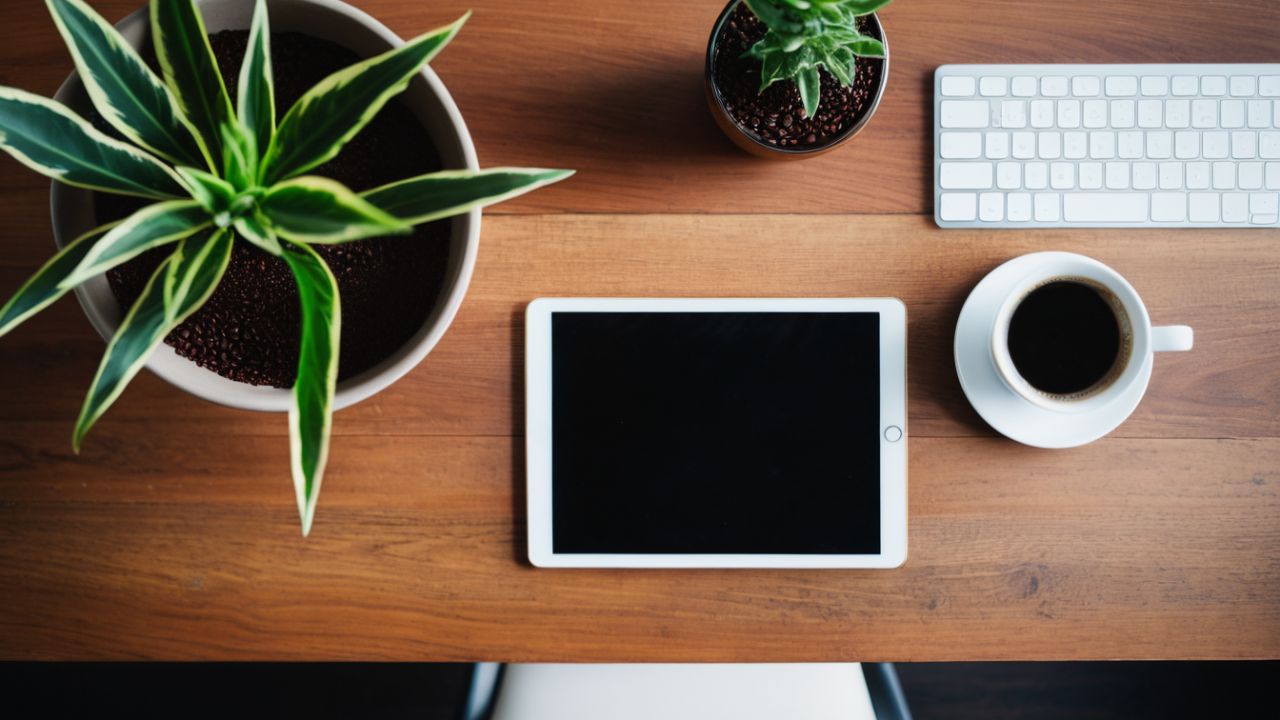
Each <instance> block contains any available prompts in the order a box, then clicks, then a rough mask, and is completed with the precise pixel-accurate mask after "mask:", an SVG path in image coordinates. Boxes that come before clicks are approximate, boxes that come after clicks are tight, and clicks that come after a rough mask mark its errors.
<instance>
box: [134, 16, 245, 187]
mask: <svg viewBox="0 0 1280 720" xmlns="http://www.w3.org/2000/svg"><path fill="white" fill-rule="evenodd" d="M151 41H152V43H153V44H154V45H155V48H156V57H157V58H158V59H159V60H160V70H161V72H162V74H163V75H164V81H165V84H166V85H168V86H169V90H170V91H171V92H172V93H173V96H174V98H175V99H176V100H177V101H178V106H179V107H181V108H182V110H183V112H185V113H186V115H187V117H188V118H189V119H190V120H191V123H192V125H194V126H195V128H196V130H197V131H198V132H199V134H200V136H201V137H202V138H203V140H204V144H205V146H206V147H208V148H209V152H210V154H211V155H212V156H213V158H214V159H216V158H218V157H220V156H221V154H222V151H223V150H222V127H223V126H224V125H227V124H229V123H231V122H232V120H233V119H234V118H235V113H234V112H232V110H231V99H230V98H229V97H228V96H227V86H226V84H225V83H224V82H223V81H222V73H221V72H220V71H219V70H218V63H217V61H216V60H215V59H214V57H213V48H212V47H210V46H209V34H208V32H207V31H206V30H205V28H204V20H202V19H201V17H200V12H199V11H198V10H197V9H196V4H195V0H151ZM215 167H216V165H211V169H213V168H215Z"/></svg>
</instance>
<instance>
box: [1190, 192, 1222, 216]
mask: <svg viewBox="0 0 1280 720" xmlns="http://www.w3.org/2000/svg"><path fill="white" fill-rule="evenodd" d="M1187 200H1188V202H1189V203H1190V208H1189V209H1188V211H1187V219H1188V220H1190V221H1191V222H1197V223H1211V222H1218V194H1217V193H1191V194H1190V195H1188V196H1187Z"/></svg>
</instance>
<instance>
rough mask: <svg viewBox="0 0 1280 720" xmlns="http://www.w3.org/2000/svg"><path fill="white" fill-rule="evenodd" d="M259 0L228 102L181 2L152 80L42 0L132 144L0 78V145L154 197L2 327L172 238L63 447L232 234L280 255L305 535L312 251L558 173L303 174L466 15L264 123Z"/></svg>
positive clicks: (319, 342)
mask: <svg viewBox="0 0 1280 720" xmlns="http://www.w3.org/2000/svg"><path fill="white" fill-rule="evenodd" d="M256 1H257V4H256V6H255V8H254V13H253V22H252V26H251V28H250V32H249V45H248V50H247V51H246V53H245V58H244V63H243V65H242V67H241V70H240V77H239V88H238V93H237V97H236V102H235V104H234V105H233V104H232V101H231V98H230V97H229V96H228V93H227V90H226V85H225V83H224V81H223V78H222V75H221V74H220V72H219V70H218V66H217V63H216V61H215V60H214V56H213V51H212V49H211V48H210V45H209V40H208V35H207V33H206V31H205V27H204V22H203V20H202V18H201V16H200V13H199V12H198V10H197V9H196V5H195V2H194V0H153V1H152V2H151V6H150V20H151V34H152V40H153V42H154V45H155V51H156V56H157V58H158V60H159V64H160V68H161V76H157V75H156V73H155V72H153V71H152V70H151V69H150V68H149V67H148V66H147V64H146V63H145V62H143V60H142V58H141V57H140V56H139V55H138V53H137V52H136V51H135V50H134V49H133V47H131V46H130V45H129V43H128V42H127V41H126V40H125V39H124V38H123V37H122V36H121V35H120V34H119V33H118V32H117V31H116V30H115V28H113V27H112V26H111V25H110V24H109V23H107V22H106V21H105V20H103V19H102V17H101V16H99V15H98V14H97V13H96V12H94V11H93V10H92V9H91V8H90V7H89V6H88V5H87V4H85V3H84V2H83V1H82V0H46V4H47V5H48V7H49V10H50V12H51V13H52V15H53V20H54V22H55V24H56V25H57V27H58V31H59V32H60V33H61V35H62V38H63V39H64V40H65V41H66V44H67V46H68V48H69V49H70V50H71V55H72V57H73V58H74V60H75V66H76V70H77V71H78V72H79V75H80V79H81V81H82V82H83V83H84V86H85V88H86V89H87V90H88V94H89V98H90V100H91V101H92V103H93V106H94V108H95V109H96V110H97V111H98V113H100V114H101V115H102V117H103V119H104V120H105V121H106V122H107V123H109V124H110V125H111V127H112V128H114V129H115V131H117V132H118V133H119V134H120V136H122V137H123V138H125V139H127V140H128V141H129V142H124V141H122V140H120V139H117V138H115V137H112V136H110V135H108V134H106V133H104V132H101V131H99V130H97V129H95V128H94V127H93V126H92V125H91V124H90V123H88V122H86V121H85V120H84V119H83V118H81V117H80V116H78V115H76V114H75V113H74V112H72V111H71V110H70V109H68V108H67V107H65V106H63V105H61V104H59V103H57V102H54V101H52V100H49V99H46V98H43V97H40V96H38V95H33V94H31V93H28V92H24V91H22V90H18V89H16V88H11V87H0V149H3V150H4V151H5V152H7V153H9V154H10V155H12V156H13V157H14V158H16V159H17V160H18V161H19V162H21V163H22V164H24V165H26V166H28V167H30V168H31V169H33V170H35V171H36V172H39V173H42V174H44V175H47V176H49V177H51V178H53V179H54V180H56V181H58V182H62V183H66V184H68V185H74V186H77V187H82V188H89V189H92V190H97V191H101V192H107V193H117V194H122V195H133V196H138V197H143V198H147V199H149V200H155V201H156V202H155V203H154V204H152V205H149V206H147V207H144V208H143V209H141V210H138V211H137V212H135V213H134V214H132V215H130V216H129V217H127V218H125V219H124V220H122V221H120V222H118V223H112V224H109V225H105V226H103V227H100V228H97V229H95V230H92V231H90V232H89V233H87V234H85V235H84V236H82V237H80V238H78V239H76V240H75V241H74V242H71V243H69V244H68V245H67V246H66V247H64V248H62V250H61V251H60V252H58V253H57V254H56V255H55V256H54V257H53V259H51V260H50V261H49V262H48V263H46V264H45V265H44V267H42V268H40V270H39V271H37V272H36V274H35V275H34V276H33V277H32V278H31V279H30V280H28V281H27V283H26V284H24V285H23V286H22V287H21V288H20V289H19V290H18V292H17V294H16V295H14V297H13V298H12V299H11V300H9V301H8V303H6V304H5V305H4V306H3V307H0V336H2V335H4V334H5V333H7V332H9V331H10V330H12V329H13V328H14V327H15V326H17V325H18V324H19V323H21V322H22V321H24V320H26V319H27V318H28V317H30V316H31V315H33V314H35V313H36V312H38V311H40V310H41V309H43V308H44V307H46V306H47V305H49V304H50V303H52V302H53V301H54V300H56V299H58V298H59V297H60V296H62V295H63V294H64V293H65V292H67V291H68V290H69V289H71V288H73V287H75V286H76V285H78V284H80V283H82V282H84V281H86V280H88V279H90V278H93V277H95V276H97V275H100V274H101V273H104V272H106V271H107V270H110V269H111V268H113V267H115V266H117V265H120V264H121V263H124V262H126V261H128V260H130V259H131V258H134V257H137V256H138V255H139V254H141V253H143V252H145V251H147V250H150V249H152V248H157V247H161V246H173V248H174V249H173V251H172V253H171V254H170V255H169V256H168V258H167V259H166V260H165V261H164V262H163V263H162V264H161V265H160V267H159V269H157V270H156V272H155V274H154V275H152V276H151V279H150V281H149V282H148V283H147V285H146V288H145V289H144V290H143V291H142V295H141V297H139V298H138V300H137V302H136V303H134V305H133V307H132V308H130V309H129V311H128V313H127V314H126V315H125V318H124V320H123V322H121V324H120V327H119V329H118V330H117V331H116V334H115V336H114V337H113V338H112V339H111V341H110V343H109V344H108V346H107V350H106V354H105V355H104V357H103V359H102V363H101V365H100V366H99V368H98V372H97V375H96V377H94V380H93V385H92V387H91V389H90V390H89V394H88V397H87V398H86V399H85V402H84V407H83V409H82V410H81V412H80V417H79V419H78V420H77V421H76V425H75V432H74V436H73V440H72V444H73V446H74V448H75V449H76V451H77V452H78V451H79V449H80V444H81V442H82V440H83V439H84V436H85V433H87V432H88V431H89V428H90V427H91V426H92V425H93V424H94V423H95V422H96V421H97V420H98V419H99V418H100V417H101V416H102V414H103V413H104V412H106V410H107V408H108V407H110V406H111V404H112V403H113V402H114V401H115V400H116V398H117V397H119V395H120V393H121V392H122V391H123V390H124V387H125V385H126V384H128V382H129V381H130V380H131V379H132V378H133V377H134V376H135V375H136V374H137V373H138V371H139V370H141V368H142V367H143V365H144V364H145V363H146V360H147V357H148V355H150V353H151V351H152V350H153V349H154V348H155V347H156V346H158V345H159V344H160V342H161V341H162V340H164V338H165V336H167V335H168V334H169V333H170V332H171V331H172V330H174V329H175V328H176V327H177V326H178V325H179V324H181V323H182V322H183V321H184V320H185V319H186V318H187V317H189V316H190V315H191V314H192V313H194V312H195V311H196V310H198V309H200V307H201V305H203V304H204V303H205V301H206V300H208V298H209V296H210V295H211V294H212V293H213V290H214V288H215V287H217V285H218V283H219V281H220V280H221V279H222V276H223V273H224V271H225V270H226V268H227V264H228V263H229V261H230V259H231V250H232V245H233V243H234V242H235V241H236V238H241V239H243V240H244V241H247V242H249V243H252V244H253V245H254V246H256V247H258V248H260V249H262V250H263V251H265V252H268V253H270V254H272V255H275V256H276V257H279V258H282V259H283V260H284V262H285V263H287V265H288V267H289V268H290V270H291V271H292V274H293V277H294V279H295V281H296V284H297V288H298V295H299V299H300V307H301V318H302V320H301V326H302V327H301V347H300V353H299V359H298V372H297V379H296V381H295V383H294V387H293V405H292V408H291V409H290V412H289V431H290V437H291V448H292V449H291V457H292V469H293V481H294V486H295V490H296V495H297V501H298V512H299V514H300V515H301V518H302V533H303V535H306V534H307V533H308V532H310V529H311V523H312V519H313V517H314V515H315V508H316V499H317V498H318V497H319V492H320V482H321V479H322V478H323V474H324V468H325V463H326V459H327V457H328V451H329V430H330V426H331V423H332V412H333V399H334V392H335V389H336V384H337V372H338V339H339V333H340V331H341V324H342V323H341V305H340V302H339V297H338V287H337V284H336V282H335V280H334V277H333V273H332V272H330V270H329V268H328V267H327V266H326V264H325V262H324V261H323V260H322V259H321V258H320V256H319V255H318V254H317V253H316V252H315V250H313V249H312V248H311V246H312V245H315V244H332V243H345V242H351V241H353V240H360V239H362V238H368V237H374V236H382V235H388V234H396V233H407V232H410V231H411V229H412V227H413V226H414V225H417V224H420V223H425V222H429V221H432V220H437V219H440V218H444V217H449V216H452V215H457V214H459V213H463V212H466V211H468V210H470V209H472V208H475V207H480V206H484V205H488V204H491V203H495V202H499V201H502V200H505V199H507V198H511V197H514V196H516V195H519V194H521V193H524V192H527V191H529V190H532V189H534V188H537V187H540V186H542V185H546V184H548V183H552V182H555V181H557V180H560V179H562V178H564V177H566V176H567V175H569V174H571V172H570V171H563V170H539V169H522V168H494V169H489V170H481V171H469V170H446V171H442V172H437V173H431V174H428V175H422V176H419V177H414V178H409V179H406V180H402V181H399V182H396V183H392V184H390V185H386V186H384V187H379V188H375V189H373V190H369V191H367V192H362V193H355V192H353V191H351V190H350V189H348V188H346V187H344V186H343V185H341V184H339V183H337V182H334V181H333V180H328V179H325V178H321V177H314V176H307V175H304V173H306V172H307V171H308V170H311V169H312V168H315V167H316V166H318V165H320V164H322V163H324V162H325V161H327V160H329V159H331V158H333V157H334V156H336V155H337V154H338V153H339V151H340V150H341V149H342V147H343V145H344V144H346V143H347V141H349V140H351V138H352V137H354V136H355V135H356V134H357V133H358V132H359V131H360V130H361V129H362V128H363V127H364V126H365V125H366V124H368V122H369V121H370V120H371V119H372V118H373V117H374V116H375V115H376V114H377V113H378V112H379V111H380V110H381V109H382V107H383V106H384V105H386V103H387V102H388V100H390V99H391V98H392V97H393V96H395V95H397V94H399V93H400V92H402V91H403V90H404V89H405V88H406V87H408V85H409V82H410V80H411V79H412V78H413V77H414V76H415V75H416V74H417V73H418V72H419V71H420V70H421V68H422V67H423V66H424V65H425V64H426V63H427V62H428V61H430V60H431V58H432V57H434V56H435V55H436V53H438V52H440V50H441V49H442V48H443V47H444V46H445V45H446V44H447V43H448V42H449V41H450V40H451V39H452V38H453V37H454V35H456V34H457V32H458V30H459V29H460V28H461V27H462V24H463V22H465V21H466V19H467V16H463V17H462V18H460V19H459V20H458V21H457V22H455V23H453V24H452V25H449V26H447V27H443V28H439V29H436V30H432V31H430V32H428V33H426V34H424V35H421V36H420V37H417V38H414V39H413V40H410V41H409V42H407V43H405V44H404V45H403V46H402V47H399V48H396V49H393V50H390V51H388V52H386V53H384V54H382V55H379V56H377V57H373V58H370V59H368V60H365V61H363V62H360V63H357V64H355V65H352V66H351V67H348V68H346V69H344V70H341V71H339V72H337V73H334V74H333V75H331V76H329V77H328V78H326V79H324V80H322V81H321V82H320V83H318V84H317V85H316V86H315V87H314V88H312V89H311V90H309V91H308V92H307V93H306V94H305V95H303V96H302V98H301V99H300V100H299V101H298V102H297V103H296V104H295V105H294V106H293V107H292V108H290V109H289V110H288V112H286V113H285V114H284V116H283V117H282V118H281V119H280V120H279V121H278V122H277V119H276V107H275V99H274V87H273V79H272V71H271V48H270V43H271V33H270V28H269V23H268V17H267V3H266V2H265V0H256ZM406 242H408V241H406Z"/></svg>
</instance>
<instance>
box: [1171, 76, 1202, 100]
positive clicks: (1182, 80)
mask: <svg viewBox="0 0 1280 720" xmlns="http://www.w3.org/2000/svg"><path fill="white" fill-rule="evenodd" d="M1173 94H1174V95H1178V96H1180V97H1186V96H1188V95H1198V94H1200V78H1198V77H1196V76H1195V75H1174V76H1173Z"/></svg>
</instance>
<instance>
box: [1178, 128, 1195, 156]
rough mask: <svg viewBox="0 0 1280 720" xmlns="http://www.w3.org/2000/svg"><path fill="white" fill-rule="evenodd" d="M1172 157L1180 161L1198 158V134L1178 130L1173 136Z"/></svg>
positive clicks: (1191, 131)
mask: <svg viewBox="0 0 1280 720" xmlns="http://www.w3.org/2000/svg"><path fill="white" fill-rule="evenodd" d="M1173 156H1174V157H1176V158H1180V159H1182V160H1188V159H1191V158H1195V157H1200V133H1198V132H1195V131H1194V130H1179V131H1178V132H1176V133H1174V134H1173Z"/></svg>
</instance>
